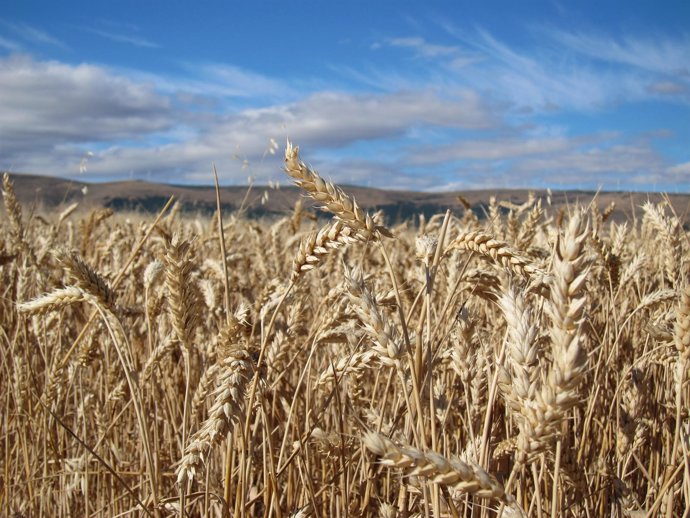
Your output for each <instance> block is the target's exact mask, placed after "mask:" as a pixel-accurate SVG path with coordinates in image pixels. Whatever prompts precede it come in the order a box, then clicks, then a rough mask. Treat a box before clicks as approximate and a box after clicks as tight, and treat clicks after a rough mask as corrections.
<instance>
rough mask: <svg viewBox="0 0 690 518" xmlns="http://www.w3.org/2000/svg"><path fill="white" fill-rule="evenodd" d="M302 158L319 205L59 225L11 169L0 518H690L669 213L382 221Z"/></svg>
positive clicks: (680, 305) (673, 227) (685, 327)
mask: <svg viewBox="0 0 690 518" xmlns="http://www.w3.org/2000/svg"><path fill="white" fill-rule="evenodd" d="M285 172H286V174H287V175H288V176H289V177H291V179H292V180H293V181H294V182H295V183H296V184H297V185H298V186H299V187H301V189H302V190H303V192H304V195H305V196H307V197H309V198H311V199H313V200H315V201H316V202H317V203H318V205H319V206H321V207H322V211H324V212H325V213H326V214H327V215H328V219H325V220H324V219H323V218H321V219H317V218H316V217H315V216H314V213H313V212H312V211H311V210H307V209H305V208H304V207H303V205H302V204H301V203H297V204H296V205H295V209H294V212H293V213H292V214H290V215H286V216H285V217H283V218H281V219H273V220H249V219H245V218H243V217H242V216H241V215H240V214H228V213H223V214H220V213H217V214H215V215H214V216H213V217H211V218H205V217H202V216H199V217H193V216H189V215H185V214H182V213H181V212H180V211H179V210H178V208H179V207H178V206H176V205H174V203H173V202H172V200H171V202H169V203H168V205H166V207H165V208H164V209H163V210H162V211H161V213H160V214H158V215H157V216H156V215H153V216H145V215H135V214H113V213H112V211H109V210H107V209H97V210H94V211H92V212H90V213H81V212H80V211H79V208H78V207H77V206H76V205H75V206H70V207H66V208H65V210H64V211H63V212H61V213H59V214H57V213H56V214H51V215H49V216H46V215H43V216H41V215H38V214H36V213H33V212H31V211H29V210H27V207H22V206H21V205H20V204H19V203H18V201H17V199H16V197H15V195H14V192H13V187H12V183H11V181H10V179H9V176H8V175H5V176H4V179H3V198H4V204H5V209H6V217H4V218H3V219H2V225H1V227H0V290H2V293H1V296H0V320H1V324H2V325H1V329H0V350H1V351H2V359H1V361H2V375H0V389H1V391H0V396H1V397H2V403H1V404H2V408H3V412H2V417H1V420H2V443H1V444H0V446H1V448H2V452H1V453H0V459H1V460H0V463H1V468H2V469H1V470H0V471H1V472H0V477H1V483H0V515H2V516H7V517H42V516H46V517H71V516H154V517H166V516H180V517H181V516H189V517H196V516H209V517H211V516H213V517H216V516H217V517H224V516H231V517H262V516H266V517H268V516H270V517H274V516H275V517H290V516H292V517H308V516H314V517H347V516H349V517H358V516H372V517H382V518H393V517H401V518H402V517H432V516H433V517H454V518H457V517H475V518H479V517H493V516H503V517H506V518H508V517H523V516H528V517H538V518H541V517H556V516H564V517H566V516H567V517H609V516H612V517H636V518H641V517H657V516H661V517H669V518H670V517H686V516H688V515H689V513H688V510H687V507H688V506H689V505H690V462H689V451H688V450H689V449H690V429H689V422H690V420H689V418H688V404H689V403H690V390H689V389H688V370H689V367H690V288H689V287H688V275H687V273H688V266H689V263H690V261H689V259H690V255H689V253H690V251H689V246H688V238H687V233H686V231H685V230H684V229H683V226H682V224H681V223H680V219H679V217H678V215H676V214H675V213H674V212H673V210H672V209H671V207H670V206H669V205H668V204H664V203H660V204H651V203H647V204H645V205H643V206H641V207H638V209H639V214H638V216H639V217H637V218H635V219H631V220H630V221H627V222H625V223H614V222H611V221H609V220H608V219H609V215H610V208H609V209H606V210H602V209H599V208H598V206H597V204H596V203H591V204H590V205H589V206H580V205H571V206H570V207H568V209H567V210H561V211H558V212H556V211H554V210H552V209H551V207H550V204H549V200H548V199H541V198H539V199H537V198H535V197H530V198H529V199H528V200H527V201H526V202H525V203H523V204H521V205H514V204H510V203H506V202H502V201H501V200H492V201H491V203H490V204H489V207H488V210H487V213H486V214H485V215H480V216H481V217H478V215H476V214H475V213H473V212H472V211H471V210H469V207H468V206H465V207H463V206H462V205H461V204H459V205H458V209H457V211H449V212H448V213H446V214H439V215H437V216H434V217H432V218H430V219H425V218H423V217H421V218H417V219H416V220H415V221H408V222H404V223H401V224H397V225H391V224H389V223H388V222H386V221H384V218H383V216H382V214H381V213H374V212H373V211H372V212H367V210H366V209H365V208H362V207H360V206H359V205H358V204H357V202H356V201H355V200H354V199H353V198H352V197H351V196H349V195H348V194H347V193H346V192H344V191H343V190H341V189H340V188H339V187H337V186H336V185H333V184H332V183H330V182H328V181H326V180H324V179H323V178H322V177H321V176H320V175H319V174H318V173H317V172H316V171H314V170H313V169H312V168H310V167H309V166H307V165H306V164H305V163H303V162H302V161H301V158H300V155H299V150H298V148H296V147H293V146H292V145H290V144H288V146H287V149H286V150H285ZM460 201H461V202H462V201H463V200H460Z"/></svg>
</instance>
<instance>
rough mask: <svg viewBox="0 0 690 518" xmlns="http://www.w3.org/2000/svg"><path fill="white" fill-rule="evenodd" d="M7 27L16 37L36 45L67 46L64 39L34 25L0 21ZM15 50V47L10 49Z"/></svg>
mask: <svg viewBox="0 0 690 518" xmlns="http://www.w3.org/2000/svg"><path fill="white" fill-rule="evenodd" d="M0 23H1V24H2V25H3V26H4V27H5V28H7V29H8V30H9V31H11V32H12V33H13V34H14V35H15V36H16V37H18V38H20V39H22V40H23V41H26V42H28V43H31V44H34V45H50V46H53V47H60V48H66V47H67V45H65V44H64V43H63V42H62V41H60V40H59V39H57V38H56V37H54V36H52V35H51V34H49V33H48V32H46V31H44V30H43V29H39V28H37V27H34V26H32V25H28V24H26V23H20V22H9V21H5V20H3V21H2V22H0ZM10 50H14V49H10Z"/></svg>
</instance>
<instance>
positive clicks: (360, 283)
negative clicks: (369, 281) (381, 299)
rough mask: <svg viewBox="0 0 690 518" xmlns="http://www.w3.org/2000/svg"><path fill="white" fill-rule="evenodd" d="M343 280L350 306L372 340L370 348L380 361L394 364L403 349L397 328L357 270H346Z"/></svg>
mask: <svg viewBox="0 0 690 518" xmlns="http://www.w3.org/2000/svg"><path fill="white" fill-rule="evenodd" d="M345 282H346V286H347V290H348V296H349V297H350V301H351V303H352V308H353V309H354V311H355V313H356V314H357V316H358V317H359V319H360V320H361V321H362V323H363V324H364V330H365V331H366V332H367V334H369V335H370V337H371V339H372V340H373V342H374V347H373V348H372V349H373V350H374V351H376V352H377V353H378V354H379V359H380V361H381V362H382V363H384V364H387V365H395V362H396V361H397V360H398V359H400V357H401V356H402V355H403V353H404V351H405V349H404V347H403V342H402V339H401V337H400V336H399V334H398V332H397V329H396V328H395V327H394V326H393V325H391V323H390V322H389V320H388V318H387V317H386V314H385V313H383V312H382V311H381V308H380V307H379V306H378V304H377V302H376V295H375V294H374V293H373V292H372V291H371V289H369V287H368V286H367V285H366V284H365V283H364V279H363V277H362V273H361V272H360V271H359V270H351V271H348V270H346V272H345Z"/></svg>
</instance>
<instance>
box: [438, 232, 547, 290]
mask: <svg viewBox="0 0 690 518" xmlns="http://www.w3.org/2000/svg"><path fill="white" fill-rule="evenodd" d="M451 250H470V251H472V252H475V253H478V254H480V255H482V256H485V257H488V258H491V259H493V260H494V261H495V262H497V263H498V264H500V265H501V266H503V267H504V268H506V269H507V270H509V271H512V272H514V273H516V274H518V275H520V276H522V277H530V278H531V277H535V278H536V280H541V279H543V278H544V277H545V273H544V271H543V270H541V269H540V268H538V267H537V266H536V265H534V264H533V263H532V261H530V260H529V259H527V258H526V257H524V256H523V255H522V254H520V253H519V252H517V251H516V250H513V249H512V248H511V247H510V246H509V245H508V244H507V243H504V242H503V241H500V240H498V239H496V238H494V236H492V235H491V234H487V233H485V232H481V231H478V230H475V231H472V232H462V233H460V235H458V237H456V238H455V239H454V240H453V241H451V242H450V244H449V245H448V246H447V247H446V249H445V254H448V253H450V251H451Z"/></svg>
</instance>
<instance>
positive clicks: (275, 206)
mask: <svg viewBox="0 0 690 518" xmlns="http://www.w3.org/2000/svg"><path fill="white" fill-rule="evenodd" d="M10 176H11V179H12V181H13V183H14V189H15V192H16V194H17V197H18V198H19V200H20V202H21V203H22V205H23V206H24V207H26V208H27V209H29V208H34V209H35V210H39V211H41V212H48V211H52V210H57V209H59V208H60V207H65V206H67V205H69V204H71V203H74V202H79V203H80V206H81V209H82V210H90V209H92V208H96V207H110V208H112V209H113V210H126V211H139V212H157V211H158V210H160V208H161V207H163V205H164V204H165V202H166V201H167V200H168V199H169V198H170V196H175V199H176V200H177V201H178V202H179V203H180V204H181V205H182V210H184V211H188V212H202V213H212V212H213V211H214V210H215V208H216V194H215V190H214V188H213V187H209V186H188V185H168V184H158V183H149V182H143V181H123V182H105V183H87V182H79V181H74V180H67V179H63V178H55V177H48V176H36V175H25V174H11V175H10ZM342 188H343V190H345V191H346V192H348V193H350V194H352V195H354V196H355V198H356V199H357V202H358V203H359V204H360V205H361V206H362V207H363V208H365V209H367V210H369V211H374V210H379V209H380V210H383V211H384V212H385V214H386V216H387V217H388V218H389V221H390V220H392V221H400V220H404V219H408V218H410V217H412V216H414V215H418V214H420V213H423V214H425V216H427V217H429V216H431V215H433V214H436V213H439V212H443V211H445V210H446V209H448V208H450V209H452V210H454V211H456V212H457V213H462V211H463V210H464V208H463V205H462V203H461V202H460V199H459V198H458V195H461V196H462V197H463V198H464V200H466V201H467V202H468V203H469V204H470V205H471V207H472V210H473V211H474V212H475V213H476V214H477V215H478V216H479V217H480V218H481V217H483V215H484V214H485V208H486V207H487V205H488V203H489V199H490V197H491V196H495V197H496V199H497V200H498V201H505V202H511V203H514V204H520V203H523V202H524V201H526V200H527V198H528V194H529V192H530V191H528V190H509V189H492V190H488V189H485V190H476V191H455V192H414V191H397V190H382V189H371V188H367V187H356V186H342ZM532 192H534V194H535V195H536V196H538V197H541V198H542V199H543V201H542V203H543V204H544V206H545V207H546V206H547V204H548V201H549V200H550V203H551V211H552V212H553V213H555V212H557V211H558V210H560V208H561V207H564V206H566V205H567V204H572V203H574V202H576V201H579V202H581V203H585V204H588V203H589V202H590V201H591V200H592V199H593V198H594V197H595V195H596V197H597V203H598V205H599V207H600V208H601V209H602V210H603V209H604V208H606V207H607V206H608V205H609V204H610V203H611V202H615V204H616V208H615V210H614V212H613V214H612V218H613V219H614V220H617V221H622V220H625V219H628V218H631V217H636V216H640V215H641V213H642V211H641V209H640V206H641V205H642V204H643V203H644V202H645V201H647V200H648V199H649V200H651V201H653V202H659V201H661V200H662V199H663V198H662V195H661V194H660V193H650V194H647V193H639V192H600V193H599V194H596V193H595V192H594V191H552V192H551V195H550V196H549V194H548V193H547V192H546V191H543V190H535V191H532ZM266 193H267V194H266ZM300 196H301V194H300V192H299V190H298V189H297V188H296V187H294V186H284V187H280V188H278V189H274V188H270V187H268V186H265V185H255V186H253V187H252V188H251V190H250V191H249V192H248V188H247V187H246V186H244V187H222V188H221V203H222V205H223V210H224V211H225V212H232V211H236V210H238V209H239V208H240V207H243V208H244V210H246V214H247V215H248V216H250V217H254V216H272V215H281V214H286V213H288V212H290V211H291V210H292V207H293V206H294V204H295V202H296V201H297V200H298V199H299V197H300ZM668 197H669V199H670V200H671V203H672V204H673V207H674V208H675V210H676V212H677V213H678V215H679V216H680V217H681V219H682V220H683V221H684V222H686V224H687V223H688V222H690V195H688V194H671V195H669V196H668ZM304 201H305V205H306V206H310V205H312V204H311V203H309V200H308V199H305V200H304Z"/></svg>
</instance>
